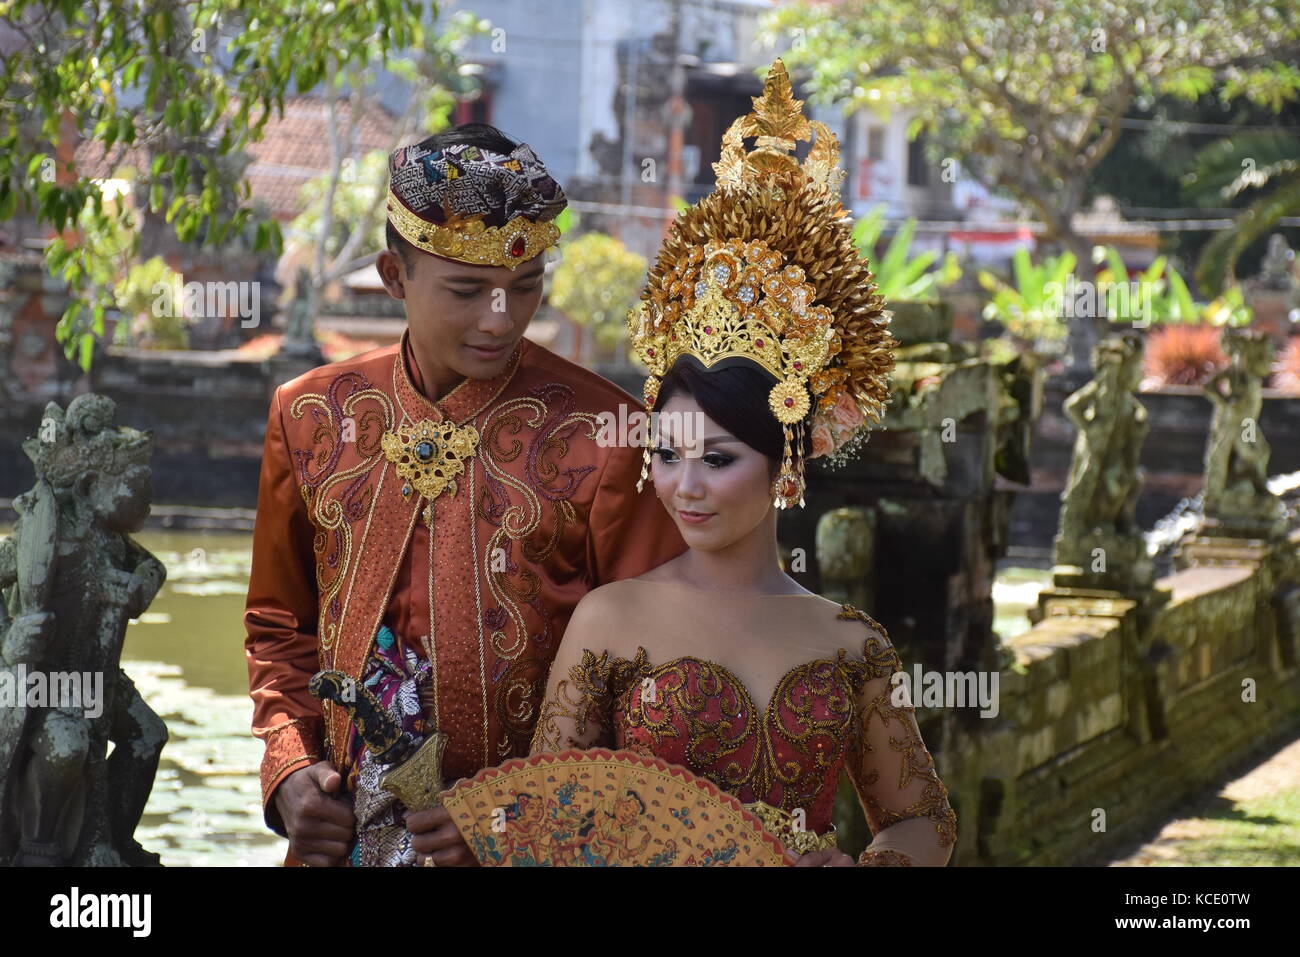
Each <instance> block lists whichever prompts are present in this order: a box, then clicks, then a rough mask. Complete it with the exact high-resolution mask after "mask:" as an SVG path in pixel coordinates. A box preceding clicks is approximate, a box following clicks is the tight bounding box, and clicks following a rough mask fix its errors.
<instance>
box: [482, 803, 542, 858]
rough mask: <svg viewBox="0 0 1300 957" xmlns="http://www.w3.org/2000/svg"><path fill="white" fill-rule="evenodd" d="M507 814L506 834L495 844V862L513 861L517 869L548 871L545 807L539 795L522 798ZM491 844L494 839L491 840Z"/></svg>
mask: <svg viewBox="0 0 1300 957" xmlns="http://www.w3.org/2000/svg"><path fill="white" fill-rule="evenodd" d="M499 810H501V811H504V812H505V813H504V815H503V818H504V822H505V830H504V831H503V832H502V833H501V839H500V841H499V843H498V842H496V841H493V842H492V844H493V847H492V851H493V855H492V856H493V859H494V860H497V861H502V860H505V859H507V858H508V859H510V861H511V864H512V866H514V867H545V866H548V865H549V864H550V860H549V858H548V856H547V854H546V851H545V850H544V849H543V845H542V843H541V842H542V835H541V833H540V831H541V824H542V821H543V820H544V810H545V805H544V804H543V802H542V798H541V796H540V795H537V794H527V793H524V794H519V795H516V797H515V800H514V802H513V803H511V804H507V805H505V806H504V807H502V808H499ZM489 840H490V841H491V840H492V839H491V838H489Z"/></svg>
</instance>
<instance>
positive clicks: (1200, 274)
mask: <svg viewBox="0 0 1300 957" xmlns="http://www.w3.org/2000/svg"><path fill="white" fill-rule="evenodd" d="M1183 185H1184V189H1185V191H1186V195H1187V196H1188V198H1189V199H1191V200H1192V201H1195V202H1199V203H1201V204H1202V205H1206V206H1218V207H1222V206H1226V205H1228V204H1229V203H1231V202H1232V201H1234V200H1236V199H1237V198H1238V197H1251V201H1250V204H1249V205H1248V206H1247V207H1246V208H1245V209H1243V210H1242V211H1241V212H1240V213H1238V214H1237V217H1236V220H1235V221H1234V222H1233V225H1232V226H1231V227H1229V228H1228V229H1225V230H1221V231H1219V232H1217V233H1215V235H1214V236H1213V237H1212V238H1211V239H1210V241H1209V242H1208V243H1206V245H1205V248H1204V249H1202V250H1201V256H1200V259H1199V260H1198V261H1197V264H1196V274H1195V275H1196V282H1197V285H1198V286H1199V287H1200V288H1201V289H1202V290H1204V291H1205V292H1206V293H1208V294H1217V293H1220V292H1222V291H1223V289H1224V288H1225V287H1226V286H1228V285H1230V284H1231V283H1232V282H1234V280H1235V274H1236V267H1237V261H1238V260H1239V259H1240V258H1241V255H1242V253H1244V252H1245V251H1246V247H1247V246H1249V245H1250V244H1251V243H1253V242H1255V241H1256V240H1258V239H1261V238H1263V237H1264V236H1266V235H1267V234H1268V233H1269V232H1271V231H1272V230H1273V229H1274V228H1275V227H1276V226H1277V224H1278V222H1279V221H1280V220H1281V219H1282V218H1283V217H1287V216H1296V215H1300V137H1296V136H1294V135H1288V134H1285V133H1281V132H1266V133H1252V134H1248V135H1244V136H1235V137H1228V138H1226V139H1222V140H1216V141H1215V142H1213V143H1210V144H1209V145H1207V146H1205V147H1202V149H1201V150H1200V151H1199V152H1198V153H1197V154H1196V157H1195V161H1194V164H1193V167H1192V169H1191V170H1190V171H1189V172H1188V173H1187V174H1186V175H1185V176H1184V177H1183Z"/></svg>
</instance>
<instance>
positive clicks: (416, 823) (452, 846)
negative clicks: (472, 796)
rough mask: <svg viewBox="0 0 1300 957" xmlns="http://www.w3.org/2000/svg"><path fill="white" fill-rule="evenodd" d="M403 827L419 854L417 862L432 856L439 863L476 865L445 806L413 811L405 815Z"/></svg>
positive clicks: (451, 865) (441, 865) (462, 865)
mask: <svg viewBox="0 0 1300 957" xmlns="http://www.w3.org/2000/svg"><path fill="white" fill-rule="evenodd" d="M406 829H407V830H408V831H409V832H410V833H411V847H413V848H415V852H416V853H417V854H418V855H420V856H419V857H418V858H417V859H416V865H417V866H418V865H420V864H423V863H424V858H425V857H426V855H427V856H431V857H432V858H433V863H434V864H436V865H437V866H439V867H477V866H478V861H477V860H475V859H474V854H473V852H471V851H470V849H469V845H468V844H466V843H465V839H464V838H463V837H461V836H460V831H458V830H456V825H455V824H453V823H452V822H451V812H450V811H448V810H447V809H446V808H445V807H435V808H432V809H430V810H428V811H412V812H408V813H407V815H406Z"/></svg>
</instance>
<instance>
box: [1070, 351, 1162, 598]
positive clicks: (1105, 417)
mask: <svg viewBox="0 0 1300 957" xmlns="http://www.w3.org/2000/svg"><path fill="white" fill-rule="evenodd" d="M1092 363H1093V369H1094V378H1093V379H1092V380H1091V381H1090V382H1088V383H1087V384H1085V385H1084V386H1083V387H1082V388H1081V389H1079V390H1078V391H1077V392H1075V393H1074V394H1072V395H1071V396H1070V397H1069V398H1068V399H1066V400H1065V414H1066V415H1067V416H1069V418H1070V421H1072V422H1073V423H1074V424H1075V427H1076V428H1077V429H1078V432H1077V434H1076V436H1075V440H1074V456H1073V458H1072V459H1071V461H1070V474H1069V477H1068V478H1067V480H1066V485H1065V491H1064V492H1062V493H1061V502H1062V506H1061V519H1060V528H1059V530H1058V532H1057V535H1056V539H1055V541H1054V542H1053V544H1054V547H1055V554H1054V560H1055V563H1056V564H1057V565H1058V566H1067V567H1070V568H1071V569H1072V571H1070V572H1066V573H1065V575H1066V576H1068V577H1069V578H1070V579H1071V580H1070V581H1069V582H1068V584H1071V585H1076V586H1080V587H1098V588H1114V589H1117V590H1120V591H1125V592H1127V591H1130V590H1131V589H1133V588H1134V587H1139V588H1140V587H1144V586H1146V585H1148V584H1150V582H1151V581H1152V580H1153V577H1154V565H1153V563H1152V562H1151V561H1150V559H1149V558H1148V557H1147V554H1146V543H1145V540H1144V539H1143V537H1142V532H1141V529H1139V528H1138V525H1137V520H1136V517H1135V513H1136V508H1137V499H1138V495H1139V493H1140V492H1141V490H1142V470H1141V468H1140V467H1139V465H1138V462H1139V460H1140V458H1141V454H1142V443H1143V441H1144V440H1145V439H1146V434H1147V431H1148V429H1149V426H1148V424H1147V410H1146V408H1145V407H1143V405H1142V403H1141V402H1139V401H1138V400H1137V397H1136V396H1135V394H1134V393H1135V392H1136V391H1137V388H1138V385H1139V383H1140V382H1141V381H1142V340H1141V337H1140V336H1139V335H1138V334H1137V333H1133V332H1127V333H1124V334H1122V335H1119V336H1109V337H1107V338H1106V339H1104V340H1102V341H1101V342H1100V343H1098V344H1097V346H1096V347H1095V348H1094V349H1093V356H1092ZM1057 579H1058V582H1057V583H1058V584H1067V582H1066V581H1063V580H1061V579H1062V574H1060V573H1058V575H1057Z"/></svg>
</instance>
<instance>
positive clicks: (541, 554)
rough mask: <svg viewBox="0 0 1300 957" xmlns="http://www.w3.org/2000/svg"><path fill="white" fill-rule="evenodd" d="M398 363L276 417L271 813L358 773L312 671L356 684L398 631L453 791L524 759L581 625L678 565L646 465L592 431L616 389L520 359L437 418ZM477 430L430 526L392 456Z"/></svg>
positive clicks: (296, 391)
mask: <svg viewBox="0 0 1300 957" xmlns="http://www.w3.org/2000/svg"><path fill="white" fill-rule="evenodd" d="M409 350H410V346H409V344H408V342H407V337H406V335H405V334H404V335H403V337H402V341H401V343H400V344H399V345H393V346H388V347H386V348H382V349H377V350H375V351H373V352H369V353H367V354H365V355H362V356H358V357H356V358H354V359H349V360H346V361H344V362H338V363H334V364H333V365H328V366H322V367H320V368H318V369H313V370H312V371H310V372H307V373H305V374H304V375H301V376H299V377H298V378H296V379H294V380H293V381H291V382H288V383H286V384H284V385H282V386H280V387H279V388H278V389H277V390H276V392H275V397H274V399H273V400H272V402H271V409H270V416H269V418H268V420H267V427H266V443H265V447H264V451H263V456H262V471H261V482H260V487H259V490H258V503H257V525H256V529H255V531H254V533H253V566H252V574H251V578H250V581H249V588H248V602H247V609H246V611H245V614H244V625H245V629H246V630H247V633H248V637H247V640H246V642H245V653H246V657H247V660H248V672H249V688H250V694H251V696H252V699H253V733H254V734H255V735H256V736H257V737H259V738H262V739H263V740H265V742H266V752H265V755H264V757H263V760H262V774H261V778H262V801H263V808H264V811H265V814H266V821H267V824H268V826H269V827H271V828H272V829H273V830H275V831H277V832H279V833H281V834H283V833H284V831H283V825H282V823H281V822H280V820H279V814H278V813H277V812H276V810H275V807H274V805H273V804H271V803H270V799H271V795H272V794H273V792H274V791H275V788H276V786H277V785H279V783H280V782H281V781H282V780H283V779H284V777H285V776H286V775H288V774H289V773H291V772H293V771H296V770H298V769H300V768H303V767H306V766H307V765H308V764H310V763H312V762H314V761H318V760H320V759H321V758H322V757H326V756H328V758H329V760H330V761H331V762H332V763H333V765H334V766H335V767H336V768H337V769H339V771H340V772H341V773H343V774H344V776H345V778H346V777H347V773H348V771H349V769H350V768H349V764H350V759H349V757H348V754H347V751H348V748H347V744H348V737H349V731H350V723H349V720H348V716H347V713H346V712H345V711H344V710H343V709H342V708H338V707H334V706H332V705H329V704H326V705H325V706H324V707H323V708H322V705H321V703H320V702H319V701H317V700H316V699H315V698H313V697H312V696H311V695H310V694H309V693H308V691H307V684H308V681H309V680H310V679H311V677H312V675H313V674H315V673H316V671H317V670H320V669H330V668H333V669H338V670H341V671H344V672H346V673H347V674H349V675H352V676H353V677H356V678H360V677H361V673H362V668H363V665H364V663H365V661H366V659H367V658H368V657H369V655H370V652H371V649H372V647H373V642H374V640H375V635H376V632H377V630H378V628H379V626H380V625H381V624H387V625H388V626H389V627H390V628H392V630H393V631H394V633H395V634H396V635H397V636H398V638H399V640H401V641H404V642H413V643H416V645H415V646H416V647H417V648H419V649H420V650H421V652H422V653H423V654H424V656H425V657H427V658H428V660H429V661H430V663H431V665H432V669H433V675H434V681H433V696H432V697H433V701H432V702H431V705H430V707H429V708H428V710H429V711H431V712H432V713H426V715H425V718H426V720H428V721H429V722H431V724H432V725H433V726H434V727H436V728H437V729H439V730H441V731H444V732H446V733H447V734H448V735H449V737H450V741H449V744H448V747H447V751H446V757H445V761H444V774H445V778H446V780H447V781H448V782H449V783H450V782H451V781H454V780H455V779H457V778H461V777H465V776H469V775H472V774H475V773H477V772H478V771H479V770H481V769H482V768H484V767H488V766H490V765H495V764H499V763H501V762H502V761H504V760H506V759H508V758H510V757H513V756H520V755H526V754H527V753H528V746H529V743H530V740H531V738H532V733H533V726H534V724H535V723H536V721H537V712H538V707H539V704H540V701H541V698H542V695H543V692H544V691H545V685H546V678H547V672H548V670H549V668H550V664H551V661H552V659H553V658H554V655H555V650H556V648H557V647H558V646H559V643H560V638H561V636H562V635H563V633H564V628H565V626H566V624H567V623H568V620H569V616H570V615H571V614H572V612H573V608H574V606H575V605H576V604H577V603H578V601H579V600H580V599H581V598H582V596H583V595H584V594H586V592H587V591H589V590H590V589H592V588H595V587H596V586H597V585H601V584H604V583H606V582H610V581H617V580H620V579H623V578H632V577H635V576H637V575H640V574H642V573H643V572H645V571H648V570H649V569H651V568H654V567H655V566H657V565H660V564H662V563H663V562H665V561H667V560H669V559H670V558H673V557H675V556H677V555H679V554H681V553H682V552H683V551H685V549H686V546H685V543H684V542H683V541H682V539H681V536H680V535H679V533H678V531H677V528H676V526H675V525H674V524H673V522H672V519H671V518H670V517H669V516H668V514H667V512H666V511H665V510H664V509H663V507H662V506H661V505H660V504H659V502H658V501H657V499H656V498H655V496H654V494H653V491H652V489H651V488H647V489H646V491H645V492H644V493H642V494H640V495H638V494H637V491H636V479H637V476H638V475H639V474H640V469H641V456H642V452H641V449H640V448H637V447H635V446H633V447H629V446H626V445H619V446H610V447H602V446H601V445H599V444H598V443H597V441H596V436H597V433H598V423H597V418H596V416H597V414H598V413H600V412H602V411H610V412H613V413H615V414H617V411H618V406H619V404H620V403H626V404H627V406H628V409H629V412H630V411H631V410H637V411H642V410H643V407H642V406H641V404H640V403H638V402H637V401H636V400H635V399H633V398H632V397H631V396H629V395H628V394H627V393H626V392H624V391H623V390H622V389H619V388H618V387H617V386H615V385H613V384H612V383H610V382H608V381H607V380H605V379H603V378H601V377H600V376H598V375H596V374H595V373H592V372H589V371H587V370H586V369H583V368H582V367H580V366H577V365H574V364H573V363H571V362H569V361H567V360H565V359H562V358H560V357H559V356H557V355H555V354H554V353H552V352H550V351H549V350H547V349H545V348H543V347H541V346H539V345H536V344H535V343H532V342H530V341H529V340H527V339H524V340H521V342H520V344H519V345H518V346H517V347H516V349H515V352H514V355H513V356H512V357H511V362H510V365H509V366H507V368H506V371H505V372H503V373H502V374H501V375H500V376H498V377H497V378H495V379H467V380H465V381H463V382H462V383H461V384H460V385H459V386H457V387H456V388H455V389H453V390H452V391H451V392H449V393H447V395H445V396H443V397H442V398H441V399H439V400H438V401H436V402H430V401H429V400H428V399H427V398H426V397H425V395H424V394H423V392H422V385H421V383H420V378H419V369H418V366H417V365H416V364H415V362H414V360H413V358H412V357H411V355H410V352H409ZM444 418H445V419H447V420H451V421H452V422H454V423H455V424H457V425H465V424H466V423H468V424H472V425H473V426H474V427H475V428H476V429H477V430H478V433H479V441H478V447H477V450H476V451H475V453H474V455H473V456H472V457H471V458H469V459H468V460H467V461H466V462H465V471H464V473H463V474H461V475H459V476H458V477H457V479H456V483H457V487H456V490H455V494H454V495H453V494H452V492H451V490H450V489H448V490H447V491H444V492H443V493H442V494H440V495H438V496H437V497H436V499H435V501H434V503H433V513H432V516H431V517H430V518H429V519H426V517H425V505H426V500H425V499H424V498H423V497H421V496H420V495H419V494H418V493H415V492H413V491H412V490H410V489H409V488H408V489H407V492H406V493H405V494H404V493H403V486H404V485H407V483H406V482H405V481H404V480H403V479H402V478H401V477H399V476H398V474H397V469H396V466H395V465H394V464H393V463H391V462H390V461H389V460H388V458H387V457H386V456H385V453H384V451H383V448H382V446H381V437H382V436H383V435H384V433H385V432H387V431H390V430H394V429H396V430H399V431H400V430H402V429H404V428H409V427H410V426H412V425H414V424H417V423H419V422H421V421H423V420H426V419H429V420H433V421H435V422H436V421H442V420H443V419H444Z"/></svg>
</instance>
